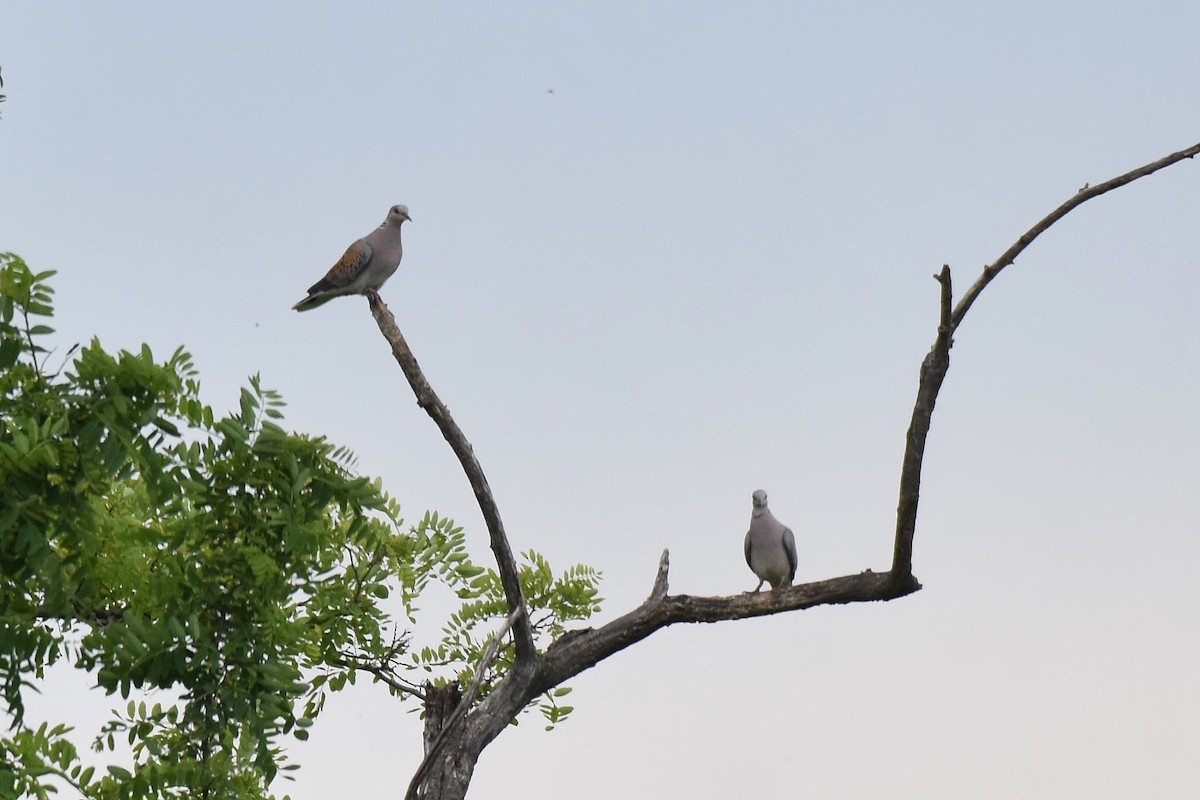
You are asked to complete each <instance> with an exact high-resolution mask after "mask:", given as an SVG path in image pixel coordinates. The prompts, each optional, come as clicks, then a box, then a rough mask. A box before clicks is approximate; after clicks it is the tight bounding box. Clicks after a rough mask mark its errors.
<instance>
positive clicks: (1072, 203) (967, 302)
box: [951, 143, 1200, 333]
mask: <svg viewBox="0 0 1200 800" xmlns="http://www.w3.org/2000/svg"><path fill="white" fill-rule="evenodd" d="M1198 154H1200V143H1198V144H1194V145H1192V146H1191V147H1189V148H1187V149H1185V150H1180V151H1179V152H1177V153H1171V155H1169V156H1165V157H1164V158H1160V159H1158V160H1157V161H1151V162H1150V163H1149V164H1146V165H1145V166H1142V167H1138V168H1137V169H1133V170H1130V171H1129V172H1126V173H1125V174H1124V175H1118V176H1117V177H1115V178H1113V179H1112V180H1108V181H1105V182H1104V183H1098V184H1096V185H1095V186H1090V185H1086V184H1085V185H1084V187H1083V188H1082V189H1080V190H1079V191H1078V192H1076V193H1075V195H1074V196H1073V197H1071V199H1069V200H1067V201H1066V202H1065V203H1063V204H1062V205H1060V206H1059V207H1058V208H1056V209H1054V210H1053V211H1051V212H1050V213H1049V214H1047V215H1046V216H1045V217H1043V218H1042V219H1041V220H1040V221H1039V222H1038V223H1037V224H1036V225H1034V226H1033V227H1032V228H1030V229H1029V230H1027V231H1025V233H1024V234H1022V235H1021V238H1020V239H1017V241H1015V242H1013V244H1012V246H1011V247H1009V248H1008V249H1007V250H1005V251H1004V252H1003V253H1001V254H1000V257H999V258H997V259H996V260H995V261H993V262H992V263H991V264H988V265H987V266H986V267H984V268H983V274H982V275H980V276H979V279H978V280H977V281H975V283H974V284H972V285H971V288H970V289H967V291H966V293H965V294H963V296H962V300H959V301H958V306H957V307H956V308H955V309H954V316H953V320H952V321H953V327H952V330H951V333H953V332H954V331H955V330H958V326H959V325H961V324H962V321H963V317H965V316H966V315H967V311H969V310H970V308H971V306H972V305H973V304H974V302H975V300H976V299H977V298H978V297H979V294H980V292H982V291H983V290H984V287H986V286H987V285H988V284H989V283H991V282H992V279H993V278H995V277H996V276H997V275H999V274H1000V270H1002V269H1004V268H1005V267H1007V266H1008V265H1009V264H1011V263H1013V262H1014V261H1016V260H1017V256H1019V255H1020V254H1021V252H1022V251H1024V250H1025V248H1026V247H1028V246H1029V245H1030V244H1032V243H1033V240H1034V239H1036V238H1037V237H1039V236H1041V235H1042V234H1043V233H1045V232H1046V230H1047V229H1048V228H1049V227H1050V226H1051V225H1053V224H1054V223H1056V222H1058V221H1059V220H1060V219H1062V218H1063V217H1065V216H1066V215H1067V214H1069V213H1071V212H1072V211H1073V210H1075V209H1076V208H1077V207H1079V206H1080V205H1082V204H1083V203H1086V202H1087V201H1088V200H1091V199H1092V198H1093V197H1099V196H1100V195H1102V194H1105V193H1106V192H1111V191H1112V190H1113V189H1119V188H1120V187H1122V186H1124V185H1125V184H1127V183H1133V182H1134V181H1136V180H1137V179H1138V178H1144V177H1146V176H1147V175H1152V174H1154V173H1155V172H1158V171H1159V170H1160V169H1165V168H1166V167H1169V166H1171V165H1172V164H1176V163H1178V162H1180V161H1183V160H1184V159H1188V158H1193V157H1195V156H1196V155H1198Z"/></svg>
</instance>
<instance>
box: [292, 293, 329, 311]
mask: <svg viewBox="0 0 1200 800" xmlns="http://www.w3.org/2000/svg"><path fill="white" fill-rule="evenodd" d="M332 299H333V297H332V296H330V295H327V294H310V295H309V296H308V297H306V298H304V299H303V300H301V301H300V302H299V303H296V305H294V306H292V310H293V311H312V310H313V309H314V308H316V307H317V306H323V305H325V304H326V303H328V302H329V301H330V300H332Z"/></svg>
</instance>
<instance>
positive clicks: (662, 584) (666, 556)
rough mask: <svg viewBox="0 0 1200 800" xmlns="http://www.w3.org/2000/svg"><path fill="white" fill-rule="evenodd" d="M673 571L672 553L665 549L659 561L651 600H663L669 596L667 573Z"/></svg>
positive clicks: (651, 591)
mask: <svg viewBox="0 0 1200 800" xmlns="http://www.w3.org/2000/svg"><path fill="white" fill-rule="evenodd" d="M670 569H671V551H670V550H667V549H665V548H664V549H663V551H662V555H661V556H659V559H658V572H657V573H656V574H655V576H654V586H653V587H652V588H651V589H650V599H651V600H661V599H662V598H664V597H666V596H667V573H668V572H669V571H670Z"/></svg>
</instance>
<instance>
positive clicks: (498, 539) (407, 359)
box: [366, 291, 537, 669]
mask: <svg viewBox="0 0 1200 800" xmlns="http://www.w3.org/2000/svg"><path fill="white" fill-rule="evenodd" d="M366 294H367V301H368V302H369V303H370V304H371V314H372V315H373V316H374V317H375V322H376V324H377V325H379V332H380V333H382V334H383V337H384V338H385V339H387V340H388V344H390V345H391V346H392V355H393V356H395V357H396V363H398V364H399V365H400V369H401V370H403V371H404V377H405V378H407V379H408V385H409V386H411V387H412V390H413V394H414V395H416V398H417V405H419V406H420V407H421V408H423V409H425V412H426V413H427V414H429V416H430V418H431V419H432V420H433V421H434V423H435V424H436V425H437V426H438V429H439V430H440V431H441V432H442V436H443V437H445V439H446V441H447V442H448V443H449V444H450V449H451V450H453V451H454V455H456V456H458V461H459V463H460V464H461V465H462V468H463V472H464V473H466V476H467V480H468V481H470V483H471V489H472V490H474V492H475V500H476V501H477V502H478V503H479V510H480V511H482V512H483V520H484V522H485V523H486V524H487V529H488V537H489V538H490V540H491V545H492V553H493V554H495V557H496V566H497V568H498V571H499V573H500V584H501V585H502V586H503V587H504V596H505V599H506V600H507V601H508V613H509V614H510V615H513V614H516V612H517V611H518V610H519V611H520V614H517V618H516V622H515V623H514V624H513V637H514V638H515V640H516V650H517V668H518V669H520V668H521V667H524V668H525V669H532V666H533V662H534V659H536V657H537V650H536V649H535V648H534V645H533V631H532V630H531V629H530V627H529V615H528V614H527V613H526V610H525V597H524V595H523V594H522V593H521V579H520V576H519V573H518V572H517V561H516V559H515V558H513V554H512V548H511V547H510V546H509V544H508V537H507V536H506V535H505V533H504V522H503V521H502V520H501V519H500V509H499V508H498V507H497V506H496V500H495V498H493V497H492V489H491V487H490V486H488V482H487V477H486V476H485V475H484V474H483V467H481V466H480V465H479V460H478V459H477V458H475V451H474V450H473V449H472V448H471V443H470V442H468V441H467V437H466V436H464V435H463V432H462V430H461V429H460V428H459V427H458V424H457V423H456V422H455V421H454V418H453V417H452V416H450V409H448V408H446V405H445V404H444V403H443V402H442V401H441V400H440V399H439V398H438V396H437V393H436V392H434V391H433V387H432V386H430V385H429V381H427V380H426V379H425V374H424V373H423V372H421V367H420V365H419V364H417V358H416V356H414V355H413V352H412V350H411V349H409V346H408V342H406V341H405V340H404V334H402V333H401V332H400V327H399V326H398V325H397V324H396V318H395V317H394V316H392V312H391V311H389V310H388V307H387V305H386V304H385V303H384V302H383V300H382V299H381V298H380V297H379V294H378V292H375V291H368V292H367V293H366Z"/></svg>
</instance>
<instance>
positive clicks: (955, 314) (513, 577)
mask: <svg viewBox="0 0 1200 800" xmlns="http://www.w3.org/2000/svg"><path fill="white" fill-rule="evenodd" d="M1198 153H1200V144H1196V145H1193V146H1192V147H1189V148H1188V149H1186V150H1181V151H1179V152H1177V153H1173V154H1171V155H1169V156H1167V157H1166V158H1162V159H1159V160H1158V161H1155V162H1153V163H1150V164H1147V165H1146V166H1144V167H1140V168H1138V169H1135V170H1133V171H1131V172H1127V173H1125V174H1124V175H1121V176H1119V177H1116V178H1113V179H1112V180H1110V181H1106V182H1105V183H1101V184H1098V185H1096V186H1092V187H1087V186H1085V187H1084V188H1083V189H1081V190H1079V192H1078V193H1077V194H1076V195H1075V196H1074V197H1072V198H1071V199H1070V200H1068V201H1067V202H1065V203H1063V204H1062V205H1060V206H1059V207H1058V208H1056V209H1055V210H1054V211H1053V212H1051V213H1050V214H1049V215H1048V216H1046V217H1045V218H1044V219H1042V220H1041V221H1040V222H1038V223H1037V225H1035V226H1034V227H1033V228H1031V229H1029V231H1027V232H1026V233H1025V234H1024V235H1022V236H1021V238H1019V239H1018V240H1017V241H1016V242H1015V243H1014V244H1013V245H1012V246H1011V247H1009V248H1008V249H1007V250H1006V251H1005V252H1004V253H1003V254H1002V255H1001V256H1000V258H999V259H997V260H996V261H995V262H994V263H992V264H990V265H988V266H986V267H984V270H983V274H982V275H981V276H980V278H979V279H978V280H976V281H975V283H974V284H973V285H972V286H971V287H970V288H969V289H968V290H967V292H966V293H965V294H964V295H963V297H962V299H961V300H960V301H959V303H958V305H957V306H954V305H953V300H954V292H953V286H952V283H951V277H950V268H949V267H948V266H943V267H942V269H941V271H940V272H938V274H936V275H935V276H934V278H935V279H936V280H937V281H938V284H939V286H940V304H939V314H938V328H937V335H936V337H935V339H934V343H933V347H932V348H931V349H930V351H929V353H928V354H927V355H926V356H925V358H924V360H923V361H922V362H921V370H920V376H919V381H918V388H917V397H916V401H915V403H914V405H913V412H912V419H911V421H910V423H909V428H908V433H907V437H906V440H905V448H904V459H903V462H902V466H901V472H900V492H899V503H898V505H897V509H896V535H895V541H894V549H893V555H892V567H891V570H890V571H889V572H885V573H882V574H880V573H874V572H871V571H870V570H867V571H865V572H862V573H860V574H858V575H847V576H843V577H839V578H831V579H829V580H824V581H816V582H813V583H806V584H802V585H799V586H792V587H788V588H784V589H780V590H776V591H771V592H764V593H761V594H751V593H745V594H740V595H734V596H731V597H700V596H692V595H670V594H668V591H669V587H668V571H669V565H670V560H669V556H668V553H667V552H666V551H664V552H663V555H662V558H661V559H660V560H659V565H658V570H657V572H656V574H655V578H654V582H653V585H652V587H651V590H650V594H649V596H648V597H647V598H646V600H645V601H644V602H643V603H642V604H641V605H640V606H638V607H637V608H635V609H633V610H632V611H630V612H628V613H627V614H624V615H623V616H621V617H618V618H617V619H614V620H612V621H611V622H609V623H608V624H606V625H603V626H601V627H599V628H595V629H593V628H586V629H582V630H574V631H568V632H567V633H565V634H563V635H562V636H560V637H559V638H558V639H557V640H556V641H555V642H554V643H553V644H551V645H550V647H549V648H548V649H547V650H546V651H545V652H544V653H542V654H538V653H537V652H536V650H535V647H534V644H533V639H532V632H531V627H530V623H529V619H528V615H527V613H526V612H525V604H524V598H523V596H522V594H521V587H520V583H519V581H518V575H517V569H516V563H515V561H514V560H513V556H512V551H511V549H510V547H509V543H508V539H507V537H506V536H505V533H504V528H503V525H502V524H501V522H500V515H499V511H498V510H497V508H496V504H495V501H494V500H493V498H492V495H491V490H490V489H489V488H488V485H487V480H486V478H485V477H484V475H483V471H482V469H481V468H480V466H479V463H478V461H477V460H476V459H475V456H474V454H473V452H472V450H471V446H470V444H469V443H468V442H467V440H466V438H465V437H464V436H463V434H462V431H460V430H459V428H458V426H457V425H456V424H455V423H454V420H453V419H452V418H451V416H450V412H449V411H448V410H447V409H446V407H445V406H444V405H443V404H442V402H441V401H440V400H438V398H437V395H436V394H434V392H433V389H432V388H431V387H430V386H429V383H428V382H427V381H426V380H425V377H424V375H423V374H422V373H421V370H420V367H418V366H417V362H416V359H415V358H414V357H413V354H412V352H411V351H410V350H409V348H408V345H407V343H406V342H405V341H404V337H403V336H402V335H401V333H400V330H399V328H398V327H397V326H396V322H395V319H394V318H393V317H392V315H391V313H390V312H389V311H388V309H387V307H386V306H385V305H384V304H383V301H382V300H380V299H379V296H378V295H377V294H376V293H374V292H369V293H368V295H367V296H368V299H369V301H370V304H371V311H372V313H373V314H374V316H375V320H376V322H377V323H378V324H379V329H380V331H381V332H382V333H383V335H384V337H385V338H387V340H388V342H389V343H390V344H391V346H392V352H393V354H394V355H395V357H396V360H397V362H399V364H400V367H401V369H403V370H404V374H405V376H406V377H407V378H408V381H409V384H410V385H411V386H412V389H413V392H414V394H415V395H416V397H417V403H418V405H420V406H421V407H422V408H424V409H425V410H426V412H428V413H429V415H430V417H432V418H433V420H434V422H435V423H436V424H437V425H438V427H439V429H441V431H442V435H443V436H445V438H446V441H447V442H449V443H450V446H451V448H452V449H453V450H454V452H455V454H456V455H457V456H458V458H459V461H460V462H461V463H462V466H463V470H464V472H466V474H467V477H468V480H470V482H471V486H472V488H473V489H474V490H475V496H476V499H477V500H478V502H479V506H480V508H481V510H482V511H483V515H484V519H485V521H486V522H487V525H488V532H489V534H490V536H491V544H492V551H493V552H494V553H495V556H496V562H497V565H498V566H499V570H500V576H501V581H502V584H503V586H504V592H505V595H506V597H507V599H508V607H509V619H508V623H507V624H506V628H507V627H508V626H511V627H512V631H513V635H514V638H515V639H516V649H517V660H516V664H515V666H514V668H513V669H512V670H511V671H509V672H508V673H506V674H505V675H504V676H503V677H501V678H500V679H499V680H498V681H497V682H496V683H495V685H494V686H493V687H492V688H491V690H490V691H489V692H488V694H487V696H486V697H484V698H483V700H482V701H480V702H479V704H478V705H477V706H476V707H475V708H474V709H472V708H470V706H471V703H472V700H473V694H474V689H475V688H476V687H474V686H473V687H472V691H470V692H468V695H467V696H466V697H464V698H462V699H461V701H459V702H457V705H456V706H454V708H453V713H452V714H451V713H450V712H449V711H448V710H446V709H443V711H442V712H439V713H442V714H443V715H449V719H448V721H447V723H446V724H445V725H444V726H442V728H441V729H440V731H439V733H438V735H437V739H436V741H435V742H434V743H433V746H431V747H429V748H428V755H427V757H426V761H425V762H423V763H422V765H421V769H420V770H418V773H417V775H416V776H415V777H414V779H413V784H412V786H411V787H410V790H409V797H410V798H415V797H418V796H432V797H437V798H439V800H458V799H459V798H462V797H463V796H464V795H465V794H466V791H467V786H468V785H469V783H470V780H471V775H472V774H473V772H474V769H475V764H476V762H477V760H478V758H479V755H480V753H481V752H482V751H483V748H484V747H486V746H487V745H488V743H490V742H491V741H492V740H493V739H494V738H495V737H496V736H498V735H499V734H500V732H501V731H503V730H504V729H505V728H507V727H508V725H509V724H510V723H511V722H512V720H513V719H514V718H515V717H516V716H517V715H518V714H519V713H520V712H521V711H522V709H524V708H525V707H526V706H527V705H528V704H529V703H530V702H531V701H532V700H534V699H535V698H536V697H538V695H540V694H542V693H544V692H546V691H548V690H549V689H552V688H554V687H555V686H557V685H559V684H561V683H562V682H563V681H565V680H568V679H570V678H571V677H573V676H575V675H578V674H579V673H581V672H583V671H584V670H587V669H590V668H591V667H593V666H595V665H596V664H598V663H599V662H600V661H602V660H604V659H605V658H608V657H609V656H611V655H613V654H615V653H617V652H619V651H621V650H623V649H625V648H626V647H629V646H630V645H632V644H635V643H637V642H639V641H641V640H643V639H645V638H646V637H648V636H650V635H651V634H653V633H654V632H655V631H658V630H660V629H662V628H665V627H667V626H668V625H675V624H679V623H698V622H721V621H726V620H735V619H746V618H749V617H757V616H764V615H767V614H777V613H781V612H785V611H795V610H798V609H804V608H812V607H813V606H818V605H829V604H844V603H863V602H873V601H886V600H893V599H896V598H898V597H903V596H904V595H907V594H910V593H912V592H915V591H917V590H918V589H920V588H921V586H920V583H918V582H917V580H916V578H915V577H914V576H913V571H912V565H913V538H914V535H915V532H916V523H917V508H918V501H919V496H920V488H921V469H922V465H923V462H924V455H925V443H926V439H927V438H928V435H929V428H930V425H931V423H932V419H933V410H934V407H935V405H936V403H937V397H938V393H939V391H940V390H941V387H942V383H943V381H944V380H945V377H946V373H947V372H948V370H949V368H950V348H951V347H952V346H953V344H954V338H953V337H954V333H955V332H956V331H957V330H958V327H959V325H961V324H962V320H963V318H964V317H965V315H966V313H967V311H968V310H969V309H970V308H971V305H972V304H973V303H974V302H975V300H976V299H978V297H979V295H980V293H981V292H982V291H983V290H984V288H986V287H987V285H988V284H989V283H990V282H991V281H992V279H994V278H995V277H996V275H997V274H999V272H1000V271H1001V270H1003V269H1004V268H1005V267H1006V266H1008V265H1009V264H1011V263H1013V261H1014V260H1015V259H1016V258H1017V256H1018V255H1019V254H1020V253H1021V252H1022V251H1024V249H1025V248H1026V247H1028V246H1029V244H1030V243H1032V242H1033V240H1034V239H1036V238H1037V237H1038V236H1040V235H1041V234H1042V233H1044V232H1045V231H1046V230H1047V229H1048V228H1050V226H1052V225H1053V224H1054V223H1055V222H1057V221H1058V220H1060V219H1062V218H1063V217H1064V216H1066V215H1067V214H1068V213H1070V212H1071V211H1072V210H1073V209H1075V208H1077V207H1078V206H1079V205H1080V204H1082V203H1084V202H1086V201H1087V200H1090V199H1092V198H1093V197H1098V196H1100V195H1102V194H1104V193H1106V192H1109V191H1112V190H1113V189H1116V188H1118V187H1120V186H1124V185H1125V184H1127V183H1131V182H1132V181H1135V180H1137V179H1138V178H1142V177H1145V176H1146V175H1150V174H1152V173H1154V172H1157V171H1158V170H1160V169H1163V168H1165V167H1167V166H1170V165H1171V164H1175V163H1177V162H1179V161H1182V160H1184V159H1190V158H1192V157H1193V156H1195V155H1197V154H1198ZM502 633H503V630H502ZM498 641H499V635H498V636H497V638H496V639H494V640H493V642H492V645H496V644H497V642H498ZM490 651H491V647H490V646H489V652H490ZM486 655H487V654H485V659H484V662H483V664H481V667H480V671H479V673H477V675H476V681H478V679H479V675H480V674H482V672H483V669H484V667H485V666H486V663H487V661H488V658H487V657H486ZM427 694H429V695H431V696H432V695H433V694H434V693H433V692H432V691H430V692H427ZM438 696H439V697H440V696H441V695H440V694H439V695H438ZM447 696H449V695H447ZM455 696H457V695H455ZM426 705H427V709H426V710H427V711H429V703H428V702H427V703H426ZM450 705H453V704H450V703H449V701H447V707H449V706H450ZM435 759H436V761H437V763H436V764H435V765H433V766H432V767H431V766H430V763H432V762H433V761H434V760H435ZM433 773H436V774H437V775H438V780H437V787H436V789H434V788H430V786H429V785H426V786H425V789H424V793H422V790H421V788H420V787H421V782H422V777H423V776H424V775H426V774H433ZM432 782H433V779H432V778H431V779H430V780H428V781H426V784H430V783H432Z"/></svg>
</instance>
